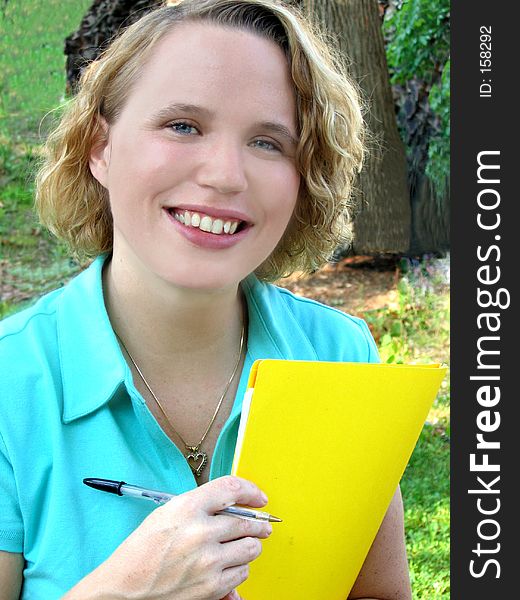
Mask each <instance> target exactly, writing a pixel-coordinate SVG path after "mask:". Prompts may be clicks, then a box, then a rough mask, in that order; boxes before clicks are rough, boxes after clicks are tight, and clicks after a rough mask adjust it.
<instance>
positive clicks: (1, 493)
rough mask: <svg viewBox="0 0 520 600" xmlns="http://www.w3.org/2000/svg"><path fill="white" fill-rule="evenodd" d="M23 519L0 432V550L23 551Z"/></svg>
mask: <svg viewBox="0 0 520 600" xmlns="http://www.w3.org/2000/svg"><path fill="white" fill-rule="evenodd" d="M23 538H24V529H23V520H22V515H21V512H20V505H19V502H18V491H17V487H16V481H15V476H14V472H13V467H12V465H11V461H10V460H9V456H8V452H7V448H6V445H5V442H4V439H3V437H2V434H1V432H0V550H4V551H6V552H22V551H23Z"/></svg>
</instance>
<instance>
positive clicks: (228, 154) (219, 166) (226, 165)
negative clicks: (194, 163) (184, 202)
mask: <svg viewBox="0 0 520 600" xmlns="http://www.w3.org/2000/svg"><path fill="white" fill-rule="evenodd" d="M198 184H199V185H201V186H203V187H211V188H213V189H215V190H217V191H218V192H219V193H221V194H236V193H239V192H243V191H245V190H246V189H247V177H246V172H245V165H244V155H243V150H242V147H241V145H240V144H239V142H237V141H235V140H231V139H218V140H215V141H214V143H212V144H209V145H208V147H207V152H206V153H205V156H204V158H203V160H202V163H201V165H200V166H199V170H198Z"/></svg>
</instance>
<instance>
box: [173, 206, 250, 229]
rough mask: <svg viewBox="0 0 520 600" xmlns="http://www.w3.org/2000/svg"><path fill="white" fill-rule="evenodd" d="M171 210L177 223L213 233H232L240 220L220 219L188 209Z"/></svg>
mask: <svg viewBox="0 0 520 600" xmlns="http://www.w3.org/2000/svg"><path fill="white" fill-rule="evenodd" d="M172 212H173V216H174V217H175V219H176V220H177V221H179V223H182V224H183V225H186V226H187V227H198V228H199V229H201V230H202V231H206V232H207V233H213V234H215V235H221V234H222V233H226V234H228V235H233V234H234V233H235V232H236V230H237V229H238V226H239V224H240V221H223V220H222V219H213V218H212V217H210V216H208V215H204V214H203V215H202V216H201V215H200V214H199V213H196V212H193V213H192V212H190V211H188V210H183V211H182V212H175V211H172Z"/></svg>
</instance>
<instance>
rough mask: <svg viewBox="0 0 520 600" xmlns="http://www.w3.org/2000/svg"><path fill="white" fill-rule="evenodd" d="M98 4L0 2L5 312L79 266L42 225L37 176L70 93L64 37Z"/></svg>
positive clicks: (0, 236)
mask: <svg viewBox="0 0 520 600" xmlns="http://www.w3.org/2000/svg"><path fill="white" fill-rule="evenodd" d="M90 4H91V1H90V0H45V2H41V1H40V0H9V1H8V2H7V3H5V2H1V3H0V281H1V284H0V285H1V288H0V290H1V296H0V317H1V316H4V315H6V314H8V313H10V312H12V311H13V310H16V309H17V308H18V307H19V305H20V302H27V301H29V299H30V298H32V297H33V296H34V295H35V294H36V293H42V292H44V291H46V290H48V289H51V288H53V287H56V286H57V285H59V284H60V283H62V282H63V281H64V280H65V279H66V278H67V277H68V276H70V275H71V274H72V273H73V272H74V271H75V270H76V269H77V267H76V265H74V264H73V263H71V262H70V260H69V258H68V257H67V255H66V253H65V251H64V248H63V247H61V246H59V245H57V244H56V243H55V242H54V241H53V240H51V238H50V236H49V235H48V234H47V233H46V232H44V231H43V230H42V228H41V227H40V226H39V224H38V223H37V220H36V218H35V215H34V213H33V209H32V203H33V186H32V180H33V175H34V170H35V163H36V158H37V155H38V148H39V143H40V141H41V140H40V133H39V131H40V125H41V123H42V119H44V117H45V115H46V114H47V113H48V112H49V111H51V110H52V109H54V108H55V107H56V106H57V105H59V104H60V102H61V101H62V100H63V98H64V91H65V70H64V67H65V55H64V54H63V46H64V39H65V37H66V36H67V35H69V34H70V33H71V32H72V31H74V30H75V29H76V28H77V27H78V25H79V23H80V21H81V17H82V16H83V14H84V13H85V11H86V9H87V8H88V7H89V6H90ZM42 129H43V130H45V126H44V125H43V126H42Z"/></svg>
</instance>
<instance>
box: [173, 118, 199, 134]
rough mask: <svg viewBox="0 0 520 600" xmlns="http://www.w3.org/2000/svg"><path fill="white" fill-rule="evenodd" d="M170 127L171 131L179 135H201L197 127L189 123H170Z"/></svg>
mask: <svg viewBox="0 0 520 600" xmlns="http://www.w3.org/2000/svg"><path fill="white" fill-rule="evenodd" d="M169 127H170V129H172V130H173V131H174V132H175V133H178V134H179V135H193V134H197V133H199V132H198V129H197V128H196V127H194V126H193V125H190V124H189V123H186V122H184V121H178V122H176V123H170V125H169Z"/></svg>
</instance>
